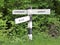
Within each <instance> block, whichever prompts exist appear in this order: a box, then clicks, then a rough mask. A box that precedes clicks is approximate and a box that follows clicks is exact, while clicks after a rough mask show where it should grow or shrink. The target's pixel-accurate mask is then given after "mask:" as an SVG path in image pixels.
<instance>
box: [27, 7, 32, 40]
mask: <svg viewBox="0 0 60 45" xmlns="http://www.w3.org/2000/svg"><path fill="white" fill-rule="evenodd" d="M31 10H32V7H31V9H28V16H29V17H30V20H29V22H28V37H29V39H30V40H32V14H31Z"/></svg>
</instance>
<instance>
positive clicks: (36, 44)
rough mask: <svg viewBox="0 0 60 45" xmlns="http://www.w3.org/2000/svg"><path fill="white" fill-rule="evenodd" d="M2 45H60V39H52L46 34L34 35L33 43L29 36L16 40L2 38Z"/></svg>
mask: <svg viewBox="0 0 60 45" xmlns="http://www.w3.org/2000/svg"><path fill="white" fill-rule="evenodd" d="M0 45H60V38H52V37H50V36H48V35H47V34H45V33H39V34H33V40H32V41H31V40H29V39H28V37H27V35H25V36H23V37H21V38H18V37H14V39H8V38H1V37H0Z"/></svg>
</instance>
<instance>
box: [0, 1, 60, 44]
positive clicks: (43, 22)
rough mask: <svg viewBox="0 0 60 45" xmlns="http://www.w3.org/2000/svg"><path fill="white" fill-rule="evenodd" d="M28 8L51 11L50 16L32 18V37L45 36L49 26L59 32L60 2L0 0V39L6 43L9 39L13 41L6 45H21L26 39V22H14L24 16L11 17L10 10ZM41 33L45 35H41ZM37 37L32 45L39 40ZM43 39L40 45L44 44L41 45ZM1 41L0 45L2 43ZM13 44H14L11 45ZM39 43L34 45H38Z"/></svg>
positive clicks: (34, 16)
mask: <svg viewBox="0 0 60 45" xmlns="http://www.w3.org/2000/svg"><path fill="white" fill-rule="evenodd" d="M30 6H32V8H33V9H51V14H50V15H33V16H32V21H33V35H34V36H35V35H36V34H39V35H38V36H40V34H41V36H47V34H48V32H49V30H50V29H49V28H51V27H50V26H49V25H51V24H54V25H55V26H56V28H57V30H59V31H60V0H0V38H1V39H3V40H7V41H9V39H10V40H13V41H12V42H10V41H9V42H8V43H7V41H6V42H5V43H7V44H6V45H9V43H11V44H12V45H17V43H18V42H19V43H18V45H19V44H20V42H21V45H23V43H22V42H23V41H26V40H27V39H28V38H27V36H26V35H27V22H26V23H21V24H17V25H16V24H15V22H14V19H15V18H18V17H22V16H24V15H13V14H12V10H14V9H15V10H16V9H28V8H29V7H30ZM43 33H44V34H45V33H46V34H45V35H42V34H43ZM24 36H26V37H24ZM38 36H37V35H36V40H35V39H34V40H35V41H34V43H36V41H38V40H39V39H40V37H38ZM33 38H34V37H33ZM37 38H38V39H37ZM43 38H44V37H43ZM43 38H42V37H41V39H42V40H41V39H40V40H41V41H42V42H41V43H42V44H41V45H44V44H45V43H46V42H45V43H44V44H43V41H46V40H45V39H43ZM1 39H0V40H1ZM3 40H2V43H4V41H3ZM47 41H48V39H47ZM14 42H16V43H15V44H13V43H14ZM27 42H28V41H27ZM39 42H40V41H39ZM39 42H38V43H37V44H36V45H39V44H40V43H39ZM52 42H53V41H52ZM28 43H30V42H28ZM49 44H50V43H49ZM49 44H48V45H49ZM50 45H51V44H50ZM53 45H54V44H53Z"/></svg>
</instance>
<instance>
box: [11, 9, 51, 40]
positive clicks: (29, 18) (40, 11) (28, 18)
mask: <svg viewBox="0 0 60 45" xmlns="http://www.w3.org/2000/svg"><path fill="white" fill-rule="evenodd" d="M12 14H21V15H22V14H24V15H25V14H28V16H25V17H21V18H16V19H15V23H16V24H19V23H23V22H26V21H28V37H29V39H30V40H32V14H50V9H32V8H31V9H28V10H13V11H12Z"/></svg>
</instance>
